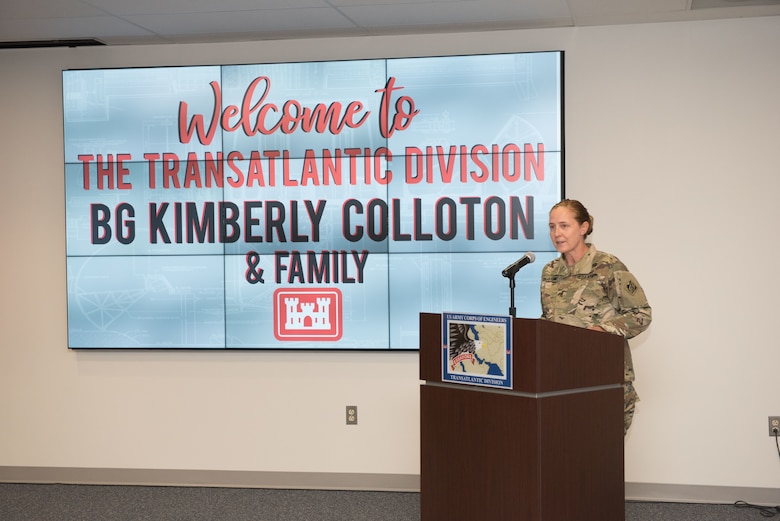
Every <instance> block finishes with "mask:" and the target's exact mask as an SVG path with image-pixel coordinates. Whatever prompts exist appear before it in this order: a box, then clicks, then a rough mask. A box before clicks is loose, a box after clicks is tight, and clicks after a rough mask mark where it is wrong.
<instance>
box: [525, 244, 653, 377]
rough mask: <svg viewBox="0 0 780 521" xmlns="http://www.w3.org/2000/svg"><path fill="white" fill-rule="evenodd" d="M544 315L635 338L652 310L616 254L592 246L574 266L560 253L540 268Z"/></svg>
mask: <svg viewBox="0 0 780 521" xmlns="http://www.w3.org/2000/svg"><path fill="white" fill-rule="evenodd" d="M541 298H542V318H543V319H545V320H552V321H553V322H560V323H563V324H569V325H573V326H578V327H590V326H600V327H601V328H602V329H604V331H606V332H608V333H613V334H616V335H621V336H623V337H624V338H626V339H628V338H633V337H635V336H636V335H638V334H639V333H641V332H642V331H644V330H645V329H647V327H648V326H649V325H650V321H651V320H652V310H651V309H650V304H648V302H647V297H646V296H645V292H644V290H643V289H642V286H640V285H639V282H637V280H636V278H635V277H634V276H633V275H632V274H631V273H630V272H629V271H628V268H626V266H625V264H623V263H622V262H620V260H619V259H618V258H617V257H615V256H614V255H610V254H608V253H604V252H600V251H598V250H596V247H595V246H593V245H592V244H589V245H588V251H587V253H586V254H585V255H584V256H583V257H582V258H581V259H580V260H579V261H578V262H577V263H576V264H575V265H574V266H567V265H566V262H565V261H564V259H563V257H562V256H561V257H559V258H557V259H555V260H553V261H551V262H549V263H548V264H547V265H546V266H545V267H544V269H543V270H542V285H541ZM633 380H634V367H633V364H632V361H631V351H630V350H629V349H628V342H625V381H626V382H632V381H633Z"/></svg>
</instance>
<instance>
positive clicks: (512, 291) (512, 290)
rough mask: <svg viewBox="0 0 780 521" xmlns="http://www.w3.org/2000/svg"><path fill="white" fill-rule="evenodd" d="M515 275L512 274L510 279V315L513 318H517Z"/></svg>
mask: <svg viewBox="0 0 780 521" xmlns="http://www.w3.org/2000/svg"><path fill="white" fill-rule="evenodd" d="M516 273H517V272H515V273H512V275H510V276H509V277H507V278H508V279H509V315H510V316H511V317H512V318H516V317H515V274H516Z"/></svg>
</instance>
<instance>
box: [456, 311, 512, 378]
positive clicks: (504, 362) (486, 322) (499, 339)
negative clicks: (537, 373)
mask: <svg viewBox="0 0 780 521" xmlns="http://www.w3.org/2000/svg"><path fill="white" fill-rule="evenodd" d="M511 318H512V317H510V316H503V315H480V314H473V313H443V314H442V339H443V346H442V381H443V382H452V383H460V384H467V385H480V386H485V387H498V388H502V389H512V363H511V362H512V342H511V338H512V320H511Z"/></svg>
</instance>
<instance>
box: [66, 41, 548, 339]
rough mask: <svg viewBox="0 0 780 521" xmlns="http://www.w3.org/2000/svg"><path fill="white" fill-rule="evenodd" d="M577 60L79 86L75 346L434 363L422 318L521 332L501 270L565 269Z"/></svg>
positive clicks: (288, 68)
mask: <svg viewBox="0 0 780 521" xmlns="http://www.w3.org/2000/svg"><path fill="white" fill-rule="evenodd" d="M561 62H562V54H561V53H559V52H543V53H521V54H501V55H481V56H452V57H435V58H408V59H392V60H357V61H337V62H317V63H286V64H256V65H231V66H203V67H161V68H138V69H101V70H69V71H64V72H63V119H64V149H65V165H64V170H65V194H66V238H67V259H66V262H67V279H68V345H69V347H71V348H145V349H146V348H192V349H195V348H208V349H225V348H230V349H246V348H249V349H280V348H281V349H415V348H417V345H418V340H417V329H418V314H419V313H420V312H421V311H434V312H438V311H440V310H441V309H473V310H475V311H479V312H487V313H501V312H502V311H503V310H502V309H501V307H504V306H503V305H501V304H502V299H504V297H503V295H504V294H505V293H506V288H505V280H504V279H502V277H501V275H500V271H501V269H502V268H503V267H504V266H506V265H507V264H508V263H510V262H512V261H514V260H515V259H516V258H517V256H518V254H521V253H522V252H525V251H529V250H532V251H536V252H540V255H541V257H540V260H544V258H545V255H546V256H547V257H549V258H552V257H553V256H555V254H554V250H553V249H552V247H551V245H550V244H549V239H548V236H547V232H546V228H547V212H548V211H549V208H550V207H551V206H552V205H553V204H554V203H555V202H557V201H558V200H559V199H560V197H561V192H562V150H561V145H562V143H561V141H562V137H561V120H562V110H561V103H562V102H561V100H562V95H561V88H562V87H561V85H562V79H561V69H562V64H561ZM540 264H541V263H540ZM518 277H519V278H520V280H519V281H518V285H519V287H521V288H522V287H523V285H524V284H525V285H527V286H528V287H531V286H538V273H536V272H535V271H534V270H533V269H528V270H527V272H526V273H523V272H521V273H520V274H518ZM507 298H508V297H507ZM504 300H505V299H504ZM521 300H522V299H521ZM499 305H501V307H498V306H499ZM523 306H525V308H524V307H523ZM497 308H498V309H497ZM537 308H538V303H537V302H535V301H530V300H529V301H528V302H525V303H523V302H521V305H520V306H519V309H520V313H521V314H522V313H523V312H524V309H525V313H527V314H528V315H534V314H535V315H538V314H539V313H538V310H537Z"/></svg>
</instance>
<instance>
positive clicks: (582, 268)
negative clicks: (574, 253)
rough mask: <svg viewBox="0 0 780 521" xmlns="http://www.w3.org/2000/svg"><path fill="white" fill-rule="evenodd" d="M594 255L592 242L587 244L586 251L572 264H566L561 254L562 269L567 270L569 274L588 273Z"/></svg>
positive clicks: (594, 250) (594, 248)
mask: <svg viewBox="0 0 780 521" xmlns="http://www.w3.org/2000/svg"><path fill="white" fill-rule="evenodd" d="M595 255H596V247H595V246H594V245H593V244H588V251H586V252H585V255H583V256H582V258H581V259H580V260H578V261H577V262H575V263H574V266H568V265H567V264H566V261H565V260H564V258H563V255H561V266H562V268H563V271H566V272H569V273H570V274H571V275H584V274H586V273H590V271H591V268H592V267H593V257H595Z"/></svg>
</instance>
